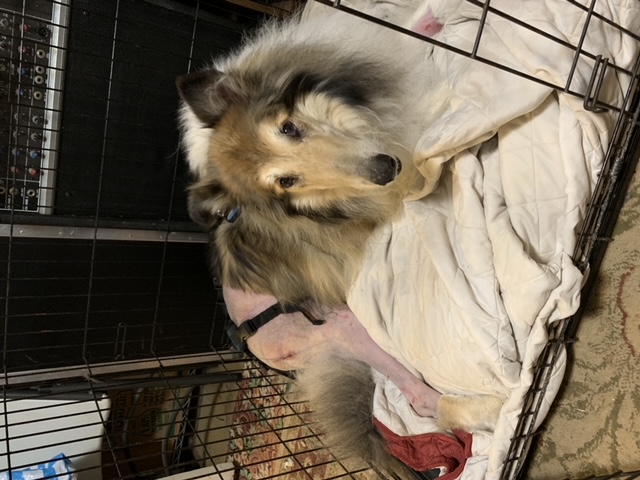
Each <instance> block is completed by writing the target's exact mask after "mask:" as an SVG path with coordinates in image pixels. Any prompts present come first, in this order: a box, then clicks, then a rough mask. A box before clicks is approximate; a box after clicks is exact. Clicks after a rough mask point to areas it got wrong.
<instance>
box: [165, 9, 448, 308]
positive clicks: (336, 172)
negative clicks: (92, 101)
mask: <svg viewBox="0 0 640 480" xmlns="http://www.w3.org/2000/svg"><path fill="white" fill-rule="evenodd" d="M322 10H323V11H322V12H321V13H319V14H316V15H309V16H305V15H297V16H295V17H293V18H292V19H290V20H288V21H286V22H284V23H269V24H267V25H265V26H264V27H263V28H262V29H261V30H259V32H258V33H257V34H255V35H254V36H253V37H252V38H249V39H248V40H246V41H245V43H244V45H243V46H242V47H241V48H240V49H239V50H238V51H236V52H234V53H232V54H230V55H229V56H226V57H224V58H221V59H219V60H217V61H216V62H215V63H214V64H213V66H212V67H211V68H210V69H207V70H203V71H198V72H195V73H190V74H187V75H184V76H181V77H179V78H178V80H177V86H178V90H179V92H180V96H181V97H182V100H183V107H182V109H181V113H180V117H181V128H182V134H183V137H182V138H183V144H184V147H185V150H186V153H187V158H188V162H189V166H190V169H191V171H192V172H193V174H194V175H195V177H196V181H195V183H194V184H193V185H192V186H191V188H190V191H189V198H190V201H189V208H190V215H191V217H192V218H193V219H194V220H195V221H196V222H197V223H199V224H201V225H203V226H204V227H205V228H206V229H208V230H209V232H210V233H211V236H212V243H213V244H214V249H213V253H214V255H213V257H214V263H215V270H217V274H218V276H219V279H220V280H221V282H222V284H223V285H225V286H229V287H233V288H240V289H243V290H249V291H253V292H256V293H270V294H272V295H274V296H275V297H276V298H278V300H279V301H281V302H283V303H291V304H299V303H301V302H303V301H308V300H312V301H314V302H315V303H317V304H320V305H325V306H333V305H339V304H344V303H345V300H346V294H347V292H348V290H349V287H350V285H351V283H352V281H353V279H354V277H355V276H356V275H357V273H358V271H359V268H360V265H361V261H362V258H363V255H364V252H365V250H366V244H367V239H368V238H369V236H370V234H371V233H372V232H373V231H374V230H375V229H376V228H377V227H378V226H379V225H381V224H383V223H385V222H388V221H390V220H391V219H393V217H394V215H396V214H397V213H398V211H399V210H400V209H401V206H402V199H403V197H404V196H405V195H406V194H407V192H408V191H410V189H411V188H412V186H413V185H414V183H415V181H416V180H417V178H418V172H417V170H416V169H415V167H414V166H413V158H412V157H413V150H414V146H415V145H416V143H417V141H418V140H419V138H420V136H421V135H422V134H423V132H424V131H425V129H426V128H428V126H429V123H430V121H431V119H432V118H434V116H435V113H436V112H438V111H439V110H440V109H441V108H442V106H443V105H444V103H445V102H446V100H447V94H446V89H445V88H444V87H443V86H442V82H440V83H439V82H438V81H437V77H438V75H437V73H436V72H435V69H434V67H433V64H432V61H431V59H430V56H429V49H428V47H425V45H427V44H425V43H423V42H421V41H419V40H416V39H413V38H409V37H406V36H404V35H402V34H399V33H397V32H393V31H386V30H385V29H381V28H380V27H377V26H375V25H372V24H369V23H368V22H365V21H363V20H361V19H358V18H355V17H354V18H352V17H351V16H350V15H346V14H344V13H341V12H337V11H335V10H333V9H328V8H327V7H322Z"/></svg>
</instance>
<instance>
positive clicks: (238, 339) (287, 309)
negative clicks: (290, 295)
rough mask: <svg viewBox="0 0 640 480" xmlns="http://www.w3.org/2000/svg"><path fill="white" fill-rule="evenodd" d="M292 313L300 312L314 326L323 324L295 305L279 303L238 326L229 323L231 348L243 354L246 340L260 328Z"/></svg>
mask: <svg viewBox="0 0 640 480" xmlns="http://www.w3.org/2000/svg"><path fill="white" fill-rule="evenodd" d="M294 312H302V314H303V315H304V316H305V317H307V319H308V320H309V321H310V322H311V323H313V324H314V325H322V324H324V320H316V319H314V318H313V317H311V316H310V315H309V313H308V312H307V311H306V310H305V309H303V308H302V307H299V306H297V305H280V304H279V303H276V304H274V305H271V306H270V307H268V308H267V309H265V310H263V311H262V312H260V313H259V314H258V315H256V316H255V317H253V318H250V319H249V320H246V321H244V322H242V323H241V324H240V326H236V324H235V323H233V322H231V324H230V325H229V327H227V335H228V336H229V339H230V340H231V343H232V344H233V346H234V347H235V348H236V349H237V350H239V351H240V352H244V351H246V350H247V339H248V338H249V337H251V336H252V335H254V334H255V333H256V332H257V331H258V330H259V329H260V328H261V327H263V326H264V325H266V324H267V323H269V322H270V321H271V320H273V319H274V318H276V317H277V316H278V315H281V314H283V313H294Z"/></svg>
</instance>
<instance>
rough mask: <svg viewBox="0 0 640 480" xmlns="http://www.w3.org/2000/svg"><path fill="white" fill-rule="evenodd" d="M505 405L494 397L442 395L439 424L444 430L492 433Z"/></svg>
mask: <svg viewBox="0 0 640 480" xmlns="http://www.w3.org/2000/svg"><path fill="white" fill-rule="evenodd" d="M503 403H504V400H503V399H501V398H500V397H496V396H493V395H442V397H440V400H439V401H438V414H437V423H438V426H439V427H440V428H442V429H444V430H455V429H460V430H464V431H465V432H474V431H477V430H486V431H490V432H492V431H493V429H494V427H495V425H496V422H497V421H498V417H499V416H500V410H502V404H503Z"/></svg>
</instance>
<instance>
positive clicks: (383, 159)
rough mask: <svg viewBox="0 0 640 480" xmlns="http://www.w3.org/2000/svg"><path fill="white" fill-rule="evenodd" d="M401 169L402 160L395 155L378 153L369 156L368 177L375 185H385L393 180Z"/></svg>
mask: <svg viewBox="0 0 640 480" xmlns="http://www.w3.org/2000/svg"><path fill="white" fill-rule="evenodd" d="M401 170H402V162H400V160H398V159H397V158H396V157H392V156H391V155H386V154H384V153H378V154H377V155H374V156H373V157H371V170H370V174H371V176H370V179H371V181H372V182H373V183H375V184H376V185H386V184H387V183H389V182H391V181H393V180H395V178H396V177H397V176H398V174H399V173H400V171H401Z"/></svg>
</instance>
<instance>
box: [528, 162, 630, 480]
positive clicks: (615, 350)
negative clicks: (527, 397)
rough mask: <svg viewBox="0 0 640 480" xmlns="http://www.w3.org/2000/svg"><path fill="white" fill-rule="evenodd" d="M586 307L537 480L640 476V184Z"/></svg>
mask: <svg viewBox="0 0 640 480" xmlns="http://www.w3.org/2000/svg"><path fill="white" fill-rule="evenodd" d="M613 237H614V241H613V242H612V243H611V244H610V245H609V247H608V250H607V254H606V256H605V259H604V262H603V264H602V267H601V269H600V272H599V273H598V277H597V280H596V285H595V287H594V289H593V294H592V295H591V297H590V298H588V299H584V300H586V301H587V311H586V313H585V316H584V317H583V319H582V321H581V324H580V329H579V330H578V341H577V342H576V343H575V344H574V346H573V355H572V362H571V367H570V369H569V372H568V377H567V380H566V386H565V389H564V391H563V392H562V393H561V395H560V396H559V397H558V399H557V400H556V403H555V405H554V408H553V410H552V412H551V414H550V416H549V417H548V421H547V424H546V431H545V432H544V433H543V434H542V435H541V438H540V443H539V445H538V449H537V451H536V452H535V454H534V456H533V462H532V465H531V468H530V469H529V477H530V478H532V479H535V480H538V479H539V480H543V479H552V478H554V479H558V478H567V477H568V478H584V477H587V476H590V475H604V474H611V473H614V472H616V471H625V472H629V471H633V470H638V469H640V415H639V414H638V412H640V179H639V177H638V175H637V174H636V176H635V178H634V179H633V181H632V184H631V187H630V190H629V192H628V195H627V198H626V201H625V204H624V206H623V208H622V211H621V214H620V217H619V219H618V222H617V224H616V229H615V232H614V235H613Z"/></svg>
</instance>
